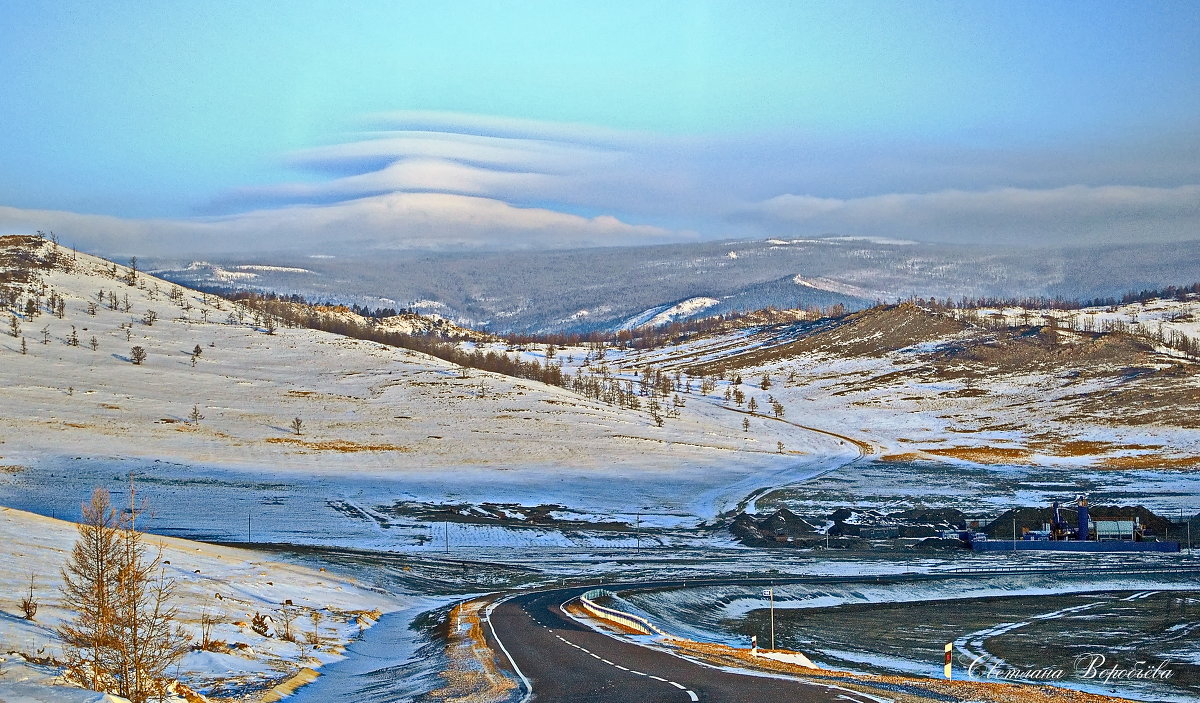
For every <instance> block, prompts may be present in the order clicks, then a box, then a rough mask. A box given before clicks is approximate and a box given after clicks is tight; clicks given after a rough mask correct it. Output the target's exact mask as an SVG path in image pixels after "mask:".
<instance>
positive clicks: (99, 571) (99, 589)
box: [58, 488, 121, 691]
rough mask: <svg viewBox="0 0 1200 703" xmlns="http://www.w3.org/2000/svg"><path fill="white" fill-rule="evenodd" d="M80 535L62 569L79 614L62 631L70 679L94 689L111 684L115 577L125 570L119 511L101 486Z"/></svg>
mask: <svg viewBox="0 0 1200 703" xmlns="http://www.w3.org/2000/svg"><path fill="white" fill-rule="evenodd" d="M82 512H83V519H82V520H81V521H80V523H79V526H78V528H77V529H78V532H79V536H78V538H77V539H76V540H75V547H74V548H73V549H72V551H71V558H70V561H68V562H67V566H66V568H64V569H63V596H64V600H65V601H66V602H67V603H70V604H72V605H73V606H74V607H75V608H76V612H75V616H74V617H73V618H72V619H70V620H68V621H67V622H64V623H63V624H62V625H60V626H59V628H58V635H59V637H61V638H62V641H63V644H64V645H65V652H66V658H67V675H68V676H69V677H70V678H72V679H74V680H75V681H76V682H77V683H80V684H82V685H83V686H86V687H87V688H90V689H92V690H93V691H103V690H107V689H108V686H110V685H111V684H112V683H113V681H112V676H111V672H112V663H113V662H112V655H111V652H110V649H111V644H112V643H111V636H112V619H113V615H114V613H113V609H114V603H115V601H116V595H115V590H116V574H117V571H118V570H119V569H120V554H121V550H120V541H119V538H118V534H117V511H116V510H115V509H114V508H113V507H112V502H111V499H110V498H109V495H108V491H106V490H104V489H103V488H97V489H96V490H95V491H93V492H92V499H91V502H89V503H84V504H83V511H82Z"/></svg>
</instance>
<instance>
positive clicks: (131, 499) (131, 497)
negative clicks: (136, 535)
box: [129, 471, 137, 532]
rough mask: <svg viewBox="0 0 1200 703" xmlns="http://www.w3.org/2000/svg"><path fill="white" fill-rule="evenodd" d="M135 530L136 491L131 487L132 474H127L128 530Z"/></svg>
mask: <svg viewBox="0 0 1200 703" xmlns="http://www.w3.org/2000/svg"><path fill="white" fill-rule="evenodd" d="M136 529H137V491H136V490H135V489H134V487H133V472H132V471H130V472H129V530H130V531H131V532H132V531H134V530H136Z"/></svg>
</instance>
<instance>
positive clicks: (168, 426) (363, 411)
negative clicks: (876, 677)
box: [0, 245, 855, 545]
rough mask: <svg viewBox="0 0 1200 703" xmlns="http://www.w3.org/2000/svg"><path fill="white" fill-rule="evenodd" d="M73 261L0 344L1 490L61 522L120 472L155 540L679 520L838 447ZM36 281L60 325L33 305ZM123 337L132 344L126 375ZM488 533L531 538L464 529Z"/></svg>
mask: <svg viewBox="0 0 1200 703" xmlns="http://www.w3.org/2000/svg"><path fill="white" fill-rule="evenodd" d="M48 246H49V245H44V248H45V247H48ZM66 256H68V257H69V254H67V255H66ZM68 268H69V270H63V268H53V269H45V270H40V271H38V277H37V279H36V280H35V281H34V282H32V283H30V284H29V285H28V286H26V296H25V297H23V298H21V300H22V301H24V300H28V299H29V298H31V297H34V295H36V298H35V300H37V301H41V302H42V303H43V307H42V312H41V314H38V315H37V316H36V318H30V317H29V316H28V315H27V314H26V312H25V310H24V305H23V304H21V303H20V302H19V303H18V305H17V311H16V312H14V316H15V319H16V320H17V327H18V328H19V331H18V335H17V336H15V337H14V336H3V337H0V356H2V357H3V359H4V365H3V372H4V375H5V381H6V382H5V384H4V385H3V386H2V387H0V466H3V467H4V472H3V473H2V476H0V483H2V484H3V488H0V491H2V493H3V495H4V499H5V500H7V501H8V504H10V505H21V506H23V507H26V508H29V509H31V510H35V511H39V512H44V513H48V514H61V511H62V510H63V508H62V506H63V505H73V504H74V503H75V502H76V501H77V500H78V499H79V498H80V496H81V495H84V494H86V493H87V491H88V490H89V489H90V486H91V485H94V484H97V483H101V482H105V481H111V480H112V479H113V477H118V476H123V475H125V474H127V473H128V472H129V471H136V472H137V473H138V474H139V475H141V476H143V477H144V480H145V481H146V483H147V486H148V489H149V490H150V491H152V492H153V493H152V495H151V496H150V497H151V498H152V499H153V500H155V501H156V502H157V505H158V509H159V513H160V515H162V516H167V515H169V516H171V520H170V521H168V520H167V519H166V518H165V517H164V519H163V520H162V521H161V522H160V523H158V524H157V525H156V528H159V529H162V530H164V531H170V532H173V533H179V534H193V535H198V534H204V535H207V536H225V537H230V536H234V535H236V536H240V535H242V534H243V531H242V529H241V527H242V526H241V523H242V521H243V519H244V518H245V516H246V515H247V513H255V512H258V513H261V514H262V516H263V517H262V519H261V523H262V526H261V531H260V532H259V535H260V537H261V538H262V539H268V538H270V539H290V538H292V536H293V535H297V534H302V533H306V532H308V533H315V534H323V535H327V537H328V539H330V540H332V539H341V538H343V537H344V536H348V535H353V538H354V539H355V540H362V541H364V542H365V543H370V544H374V545H389V544H397V543H402V544H410V545H419V544H421V543H422V542H424V541H427V539H428V535H427V534H426V532H427V531H424V532H423V531H422V530H421V529H420V528H416V527H413V526H412V525H407V526H404V525H401V526H399V527H397V526H394V525H391V524H390V523H389V521H388V519H387V518H386V517H381V515H382V514H381V513H379V512H378V511H377V510H376V509H377V508H378V507H380V506H385V507H386V506H390V505H392V504H393V503H395V502H396V501H406V502H412V501H415V502H418V503H431V504H439V503H443V502H467V503H472V502H481V501H484V500H489V501H502V502H509V503H516V504H519V505H527V506H536V505H539V504H544V503H552V504H561V505H563V506H564V507H565V508H567V509H569V510H571V511H574V514H575V517H576V518H578V519H581V520H590V519H596V520H603V519H608V520H611V519H613V518H614V516H623V518H624V519H630V518H633V519H634V520H636V515H637V514H638V513H639V512H640V513H643V518H642V519H643V521H644V524H646V525H648V526H654V525H661V526H678V525H684V524H695V523H697V522H700V521H702V520H705V519H707V518H710V517H712V516H714V515H716V514H718V513H720V512H723V511H725V510H727V509H729V508H731V507H733V506H734V505H736V503H737V501H739V500H740V499H741V498H743V497H744V496H745V495H746V494H747V493H749V492H751V491H753V490H755V489H758V488H762V487H765V486H770V485H776V484H779V483H788V482H790V481H791V480H793V479H794V478H801V477H804V476H808V475H811V474H813V473H815V472H817V471H819V470H824V469H825V468H826V467H828V466H830V465H838V464H841V463H845V462H847V461H849V460H851V459H852V458H853V457H854V456H855V452H854V451H853V450H852V449H851V448H849V447H847V446H844V445H842V444H840V443H839V442H838V441H837V440H835V439H833V438H831V437H828V436H825V435H821V434H818V433H813V432H809V431H806V430H802V429H799V428H796V427H792V426H786V425H778V426H764V427H762V428H758V429H756V430H755V431H754V432H753V433H745V432H743V431H742V429H741V427H740V422H741V416H740V415H738V414H736V413H732V412H729V411H727V410H725V409H722V408H719V407H716V406H714V405H713V404H710V403H696V404H695V405H694V407H688V408H683V409H682V410H681V412H680V416H679V417H677V418H671V419H670V420H669V421H668V423H667V424H666V426H665V427H658V426H656V425H655V423H654V422H652V421H651V419H650V417H649V415H648V414H647V413H645V412H634V411H632V410H627V409H623V408H616V407H611V406H608V405H605V404H603V403H599V402H594V401H590V400H587V399H585V398H583V397H581V396H579V395H577V394H575V393H573V392H570V391H567V390H565V389H561V388H557V387H551V386H546V385H543V384H540V383H536V382H532V381H524V380H520V379H514V378H511V377H506V376H501V375H496V374H490V373H484V372H478V371H472V372H471V373H469V374H464V373H462V370H461V369H459V368H458V367H455V366H452V365H450V364H447V363H445V362H442V361H440V360H437V359H433V358H431V357H427V356H424V355H420V354H413V353H409V352H406V351H403V350H398V349H392V348H387V347H383V346H381V345H378V344H373V343H368V342H363V341H358V340H353V339H347V338H343V337H338V336H335V335H331V334H325V333H321V332H316V331H312V330H304V329H278V330H277V331H276V332H274V334H268V329H267V327H266V325H265V323H264V322H263V321H262V320H257V319H255V317H254V315H253V314H251V313H248V312H247V311H245V310H244V309H242V308H240V307H238V306H235V305H233V304H231V303H228V302H225V301H220V300H218V299H216V298H213V297H207V296H202V295H201V294H199V293H195V292H192V291H185V290H182V289H176V287H175V286H173V285H171V284H168V283H166V282H163V281H159V280H156V279H154V278H153V277H150V276H147V275H144V274H142V275H140V276H139V278H138V285H136V286H129V285H127V284H126V282H125V281H124V280H122V279H123V278H124V277H125V276H126V274H127V272H126V271H125V270H124V269H123V268H121V267H117V268H116V269H115V270H116V271H117V278H113V277H112V276H111V275H110V272H111V271H112V270H113V269H110V265H109V264H108V263H107V262H104V261H102V260H100V259H95V258H93V257H90V256H87V255H83V254H79V255H77V257H76V258H75V259H74V261H69V262H68ZM101 292H103V294H104V300H103V301H100V297H101ZM51 293H53V294H54V295H55V296H61V297H62V299H63V301H64V304H63V310H64V315H63V317H62V318H59V317H57V316H56V315H53V314H50V313H48V312H46V311H45V305H44V303H45V302H46V301H47V300H48V298H49V296H50V294H51ZM126 297H128V310H126V301H125V299H126ZM98 301H99V302H98ZM110 301H111V302H112V303H113V306H114V307H116V308H117V309H115V310H113V309H109V303H110ZM151 311H153V312H155V313H156V316H157V319H156V320H153V321H151V320H150V312H151ZM148 322H150V324H148ZM76 338H77V339H79V341H80V344H79V345H78V346H76V345H74V344H72V343H71V342H72V341H73V340H74V339H76ZM93 339H94V340H95V342H96V349H93V348H92V340H93ZM22 340H23V341H24V343H25V348H26V353H22V352H21V342H22ZM43 341H45V342H46V343H44V344H43ZM135 345H136V346H140V347H142V348H143V349H145V350H146V352H147V359H146V361H145V362H144V363H142V364H140V365H137V364H133V363H131V362H130V360H129V359H130V354H131V351H130V350H131V348H132V347H133V346H135ZM197 346H198V347H199V348H200V352H201V353H200V355H199V356H198V357H197V358H196V363H195V364H194V365H193V363H192V360H193V358H192V357H193V354H192V353H193V350H194V349H195V348H196V347H197ZM193 408H194V409H195V413H196V415H198V416H199V417H196V416H193ZM293 418H300V419H301V421H302V423H303V424H302V434H295V433H294V432H293V431H292V430H291V429H290V425H291V422H292V420H293ZM780 442H782V443H783V444H784V447H785V450H784V453H782V454H781V453H779V452H778V446H779V445H778V443H780ZM64 476H69V477H71V480H69V481H62V480H58V479H59V478H60V477H64ZM49 479H55V480H49ZM201 489H203V495H204V496H205V498H204V499H203V500H197V496H198V495H201V493H200V491H201ZM184 503H186V504H188V505H189V506H190V508H191V509H189V510H186V511H183V510H176V508H177V507H179V506H180V505H181V504H184ZM272 514H278V515H280V516H281V517H282V518H283V519H282V520H280V521H275V520H272V519H271V518H270V516H271V515H272ZM235 516H236V517H235ZM197 526H201V527H202V528H203V529H198V528H197ZM309 527H315V528H316V529H309ZM252 529H253V525H252ZM453 529H454V528H452V532H453ZM461 529H467V528H461ZM492 533H495V537H494V539H496V540H499V541H505V540H509V541H511V540H514V539H518V540H519V539H529V534H531V533H522V534H523V535H524V536H522V537H519V538H518V537H514V536H510V535H507V534H506V531H503V530H501V531H499V532H496V531H495V530H491V531H488V530H474V532H473V534H472V535H470V536H467V535H462V536H460V541H463V540H466V541H477V540H482V539H491V537H489V535H490V534H492ZM451 538H452V539H454V535H452V536H451ZM536 539H550V540H556V539H561V538H560V537H557V536H555V535H552V534H547V535H541V536H537V537H536ZM535 543H536V542H535Z"/></svg>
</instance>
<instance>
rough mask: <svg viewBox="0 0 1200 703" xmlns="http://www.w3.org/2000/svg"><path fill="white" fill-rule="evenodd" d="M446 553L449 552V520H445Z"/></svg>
mask: <svg viewBox="0 0 1200 703" xmlns="http://www.w3.org/2000/svg"><path fill="white" fill-rule="evenodd" d="M446 553H447V554H449V553H450V521H449V520H447V521H446Z"/></svg>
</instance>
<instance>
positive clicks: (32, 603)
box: [21, 572, 38, 620]
mask: <svg viewBox="0 0 1200 703" xmlns="http://www.w3.org/2000/svg"><path fill="white" fill-rule="evenodd" d="M37 611H38V602H37V599H36V598H34V597H33V573H32V572H31V573H30V574H29V596H28V597H27V598H22V599H21V612H22V613H25V619H26V620H33V618H34V617H35V616H36V615H37Z"/></svg>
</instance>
